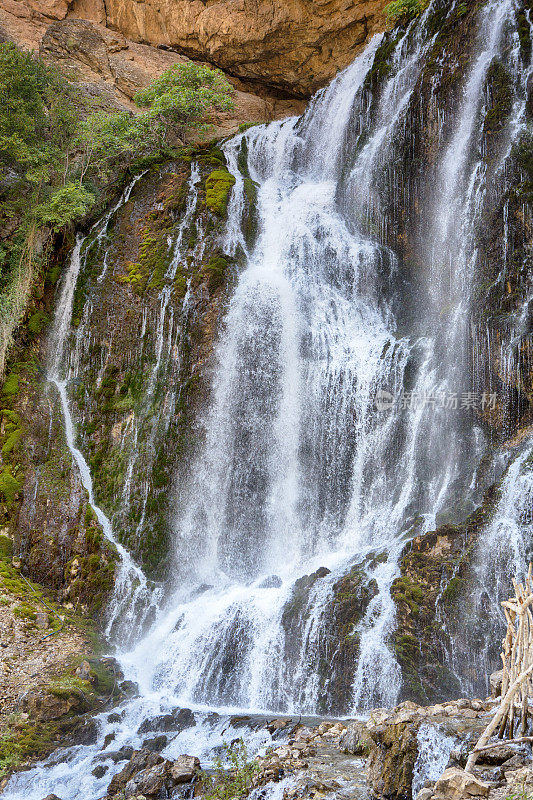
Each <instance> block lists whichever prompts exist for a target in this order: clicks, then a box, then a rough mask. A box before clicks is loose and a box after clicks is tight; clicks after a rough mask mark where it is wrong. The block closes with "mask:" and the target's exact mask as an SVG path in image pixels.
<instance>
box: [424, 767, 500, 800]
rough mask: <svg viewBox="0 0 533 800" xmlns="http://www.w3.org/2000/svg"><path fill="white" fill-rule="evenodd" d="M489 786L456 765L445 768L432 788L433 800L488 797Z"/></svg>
mask: <svg viewBox="0 0 533 800" xmlns="http://www.w3.org/2000/svg"><path fill="white" fill-rule="evenodd" d="M489 789H490V786H489V784H488V783H485V782H484V781H480V780H479V779H478V778H476V777H474V775H470V774H469V773H467V772H465V771H464V770H462V769H459V768H458V767H449V768H448V769H446V770H445V771H444V772H443V773H442V775H441V777H440V778H439V780H438V781H437V783H436V784H435V788H434V789H433V797H434V799H435V800H460V798H470V797H488V794H489Z"/></svg>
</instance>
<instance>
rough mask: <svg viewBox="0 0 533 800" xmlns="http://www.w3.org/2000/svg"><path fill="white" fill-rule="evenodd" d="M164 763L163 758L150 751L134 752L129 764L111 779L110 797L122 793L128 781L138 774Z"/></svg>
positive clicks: (108, 789)
mask: <svg viewBox="0 0 533 800" xmlns="http://www.w3.org/2000/svg"><path fill="white" fill-rule="evenodd" d="M163 761H164V759H163V757H162V756H160V755H158V754H157V753H150V751H149V750H134V751H133V754H132V756H131V758H130V760H129V761H128V763H127V764H126V765H125V766H124V767H123V768H122V769H121V771H120V772H117V774H116V775H114V776H113V778H112V779H111V783H110V784H109V786H108V787H107V793H108V795H111V796H113V795H115V794H117V793H118V792H120V791H122V790H123V789H124V787H125V786H126V784H127V783H128V781H129V780H131V778H133V776H134V775H136V774H137V773H138V772H140V771H141V770H145V769H151V768H152V767H154V766H157V765H158V764H161V763H162V762H163Z"/></svg>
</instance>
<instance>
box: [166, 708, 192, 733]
mask: <svg viewBox="0 0 533 800" xmlns="http://www.w3.org/2000/svg"><path fill="white" fill-rule="evenodd" d="M172 717H173V719H174V730H175V731H177V732H178V733H180V732H181V731H184V730H186V729H187V728H193V727H194V726H195V725H196V720H195V718H194V714H193V713H192V711H191V709H190V708H175V709H174V711H172Z"/></svg>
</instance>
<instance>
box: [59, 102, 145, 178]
mask: <svg viewBox="0 0 533 800" xmlns="http://www.w3.org/2000/svg"><path fill="white" fill-rule="evenodd" d="M143 132H144V130H143V125H142V121H140V120H138V119H136V118H132V117H131V115H130V114H128V113H127V112H126V111H117V112H114V113H112V114H108V113H106V112H105V111H97V112H95V113H93V114H89V116H88V117H87V119H85V120H83V122H81V123H80V125H79V130H78V135H77V137H76V139H75V142H74V143H75V145H76V147H78V148H79V150H80V151H81V165H80V179H79V180H80V183H81V182H82V181H83V179H84V177H85V175H86V174H87V172H90V171H94V172H96V173H97V174H98V175H99V176H100V177H105V176H106V175H108V173H109V171H110V170H112V169H113V167H115V166H117V164H121V165H124V163H125V160H126V162H127V161H128V160H129V159H130V158H131V157H132V156H133V155H136V156H137V155H141V154H142V152H143V151H145V150H148V149H150V143H149V142H148V141H146V140H145V139H144V137H143Z"/></svg>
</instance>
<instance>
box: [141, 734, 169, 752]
mask: <svg viewBox="0 0 533 800" xmlns="http://www.w3.org/2000/svg"><path fill="white" fill-rule="evenodd" d="M167 744H168V736H165V734H164V733H163V734H161V735H160V736H154V737H153V738H152V739H145V740H144V742H143V744H142V746H143V749H145V750H150V752H151V753H160V752H161V750H163V749H164V748H165V747H166V746H167Z"/></svg>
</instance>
